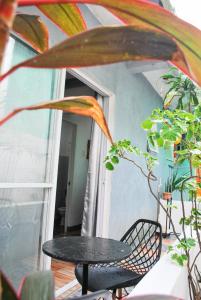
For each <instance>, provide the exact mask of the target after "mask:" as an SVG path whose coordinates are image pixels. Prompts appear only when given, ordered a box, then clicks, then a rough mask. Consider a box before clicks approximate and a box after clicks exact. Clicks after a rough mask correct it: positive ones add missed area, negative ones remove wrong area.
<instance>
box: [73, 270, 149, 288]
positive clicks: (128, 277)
mask: <svg viewBox="0 0 201 300" xmlns="http://www.w3.org/2000/svg"><path fill="white" fill-rule="evenodd" d="M82 270H83V268H82V265H77V266H76V268H75V275H76V278H77V279H78V281H79V283H80V284H82ZM142 277H143V275H141V274H137V273H135V272H133V271H130V270H126V269H123V268H120V267H107V266H106V267H98V268H97V267H90V266H89V274H88V290H89V291H91V292H94V291H97V290H102V289H106V290H113V289H117V288H124V287H128V286H133V285H136V284H137V283H138V282H139V281H140V280H141V279H142Z"/></svg>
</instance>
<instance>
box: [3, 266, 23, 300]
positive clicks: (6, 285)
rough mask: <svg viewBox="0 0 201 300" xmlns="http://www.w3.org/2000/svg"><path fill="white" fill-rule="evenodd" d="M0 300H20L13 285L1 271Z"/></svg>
mask: <svg viewBox="0 0 201 300" xmlns="http://www.w3.org/2000/svg"><path fill="white" fill-rule="evenodd" d="M0 299H1V300H8V299H9V300H19V298H18V297H17V294H16V292H15V290H14V288H13V287H12V285H11V283H10V282H9V280H8V279H7V278H6V276H5V275H4V274H3V273H2V272H1V271H0Z"/></svg>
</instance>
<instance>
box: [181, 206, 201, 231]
mask: <svg viewBox="0 0 201 300" xmlns="http://www.w3.org/2000/svg"><path fill="white" fill-rule="evenodd" d="M179 224H181V225H182V224H184V225H186V226H191V228H192V229H193V230H196V229H199V230H200V229H201V210H200V209H199V208H192V209H191V214H190V216H187V217H182V218H181V219H180V221H179Z"/></svg>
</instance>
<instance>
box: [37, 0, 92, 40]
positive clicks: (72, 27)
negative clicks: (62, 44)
mask: <svg viewBox="0 0 201 300" xmlns="http://www.w3.org/2000/svg"><path fill="white" fill-rule="evenodd" d="M37 7H38V9H40V10H41V11H42V12H43V13H44V14H45V15H46V17H48V18H49V19H50V20H51V21H53V22H54V23H55V24H56V25H57V26H58V27H59V28H60V29H61V30H62V31H64V32H65V33H66V34H67V35H69V36H71V35H74V34H77V33H80V32H82V31H84V30H86V29H87V28H86V24H85V21H84V19H83V17H82V15H81V12H80V10H79V8H78V7H77V6H76V5H75V4H72V3H68V4H48V5H37Z"/></svg>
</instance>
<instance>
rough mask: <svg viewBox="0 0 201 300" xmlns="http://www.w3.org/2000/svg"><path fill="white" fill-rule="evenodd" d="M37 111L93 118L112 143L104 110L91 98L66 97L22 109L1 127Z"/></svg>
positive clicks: (13, 113) (4, 120)
mask: <svg viewBox="0 0 201 300" xmlns="http://www.w3.org/2000/svg"><path fill="white" fill-rule="evenodd" d="M37 109H58V110H63V111H65V112H70V113H73V114H77V115H81V116H86V117H91V118H92V119H94V121H95V122H96V123H97V124H98V125H99V127H100V128H101V129H102V131H103V132H104V134H105V135H106V137H107V138H108V139H109V140H110V142H111V143H112V137H111V134H110V131H109V128H108V126H107V123H106V120H105V117H104V113H103V111H102V108H101V107H100V105H99V104H98V102H97V100H96V99H95V98H93V97H90V96H77V97H66V98H64V99H61V100H54V101H47V102H43V103H39V104H35V105H32V106H26V107H20V108H17V109H15V110H14V111H12V112H11V113H10V114H8V115H7V116H6V117H4V118H3V119H1V120H0V126H1V125H3V124H4V123H5V122H6V121H8V120H9V119H10V118H12V117H13V116H14V115H16V114H17V113H19V112H21V111H24V110H37Z"/></svg>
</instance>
